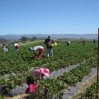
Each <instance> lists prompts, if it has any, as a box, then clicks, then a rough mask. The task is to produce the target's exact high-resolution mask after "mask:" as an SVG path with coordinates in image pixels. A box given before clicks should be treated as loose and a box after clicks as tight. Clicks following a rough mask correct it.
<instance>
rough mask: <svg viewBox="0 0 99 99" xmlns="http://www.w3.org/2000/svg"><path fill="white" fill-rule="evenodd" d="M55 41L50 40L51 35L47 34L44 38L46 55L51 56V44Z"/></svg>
mask: <svg viewBox="0 0 99 99" xmlns="http://www.w3.org/2000/svg"><path fill="white" fill-rule="evenodd" d="M54 43H55V41H54V40H52V37H51V36H48V38H47V39H45V41H44V44H45V45H46V51H47V57H49V56H53V50H52V48H53V44H54Z"/></svg>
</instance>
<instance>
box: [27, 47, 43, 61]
mask: <svg viewBox="0 0 99 99" xmlns="http://www.w3.org/2000/svg"><path fill="white" fill-rule="evenodd" d="M29 50H30V51H34V53H36V52H38V54H37V57H38V59H41V58H42V56H43V53H44V47H43V46H35V47H33V48H32V47H29Z"/></svg>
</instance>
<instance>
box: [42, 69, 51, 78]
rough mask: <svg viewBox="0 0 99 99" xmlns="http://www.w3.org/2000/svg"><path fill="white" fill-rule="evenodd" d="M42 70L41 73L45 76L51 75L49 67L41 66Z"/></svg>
mask: <svg viewBox="0 0 99 99" xmlns="http://www.w3.org/2000/svg"><path fill="white" fill-rule="evenodd" d="M40 71H41V73H43V74H44V76H47V77H49V75H50V72H49V69H47V68H40Z"/></svg>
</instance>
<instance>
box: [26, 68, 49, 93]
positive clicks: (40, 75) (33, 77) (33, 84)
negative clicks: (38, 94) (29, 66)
mask: <svg viewBox="0 0 99 99" xmlns="http://www.w3.org/2000/svg"><path fill="white" fill-rule="evenodd" d="M44 76H45V77H49V76H50V71H49V69H47V68H35V69H33V70H31V72H30V81H29V82H30V83H28V84H29V88H28V91H29V93H32V92H35V91H36V90H37V88H39V87H40V84H39V83H38V82H37V81H38V80H43V79H44ZM37 91H40V90H37Z"/></svg>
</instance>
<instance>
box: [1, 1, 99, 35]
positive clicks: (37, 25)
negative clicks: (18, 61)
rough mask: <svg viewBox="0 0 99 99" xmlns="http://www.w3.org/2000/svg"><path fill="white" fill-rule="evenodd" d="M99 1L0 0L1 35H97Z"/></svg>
mask: <svg viewBox="0 0 99 99" xmlns="http://www.w3.org/2000/svg"><path fill="white" fill-rule="evenodd" d="M98 27H99V0H0V34H36V33H37V34H40V33H41V34H43V33H44V34H53V33H54V34H65V33H66V34H89V33H90V34H91V33H92V34H96V33H97V28H98Z"/></svg>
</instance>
